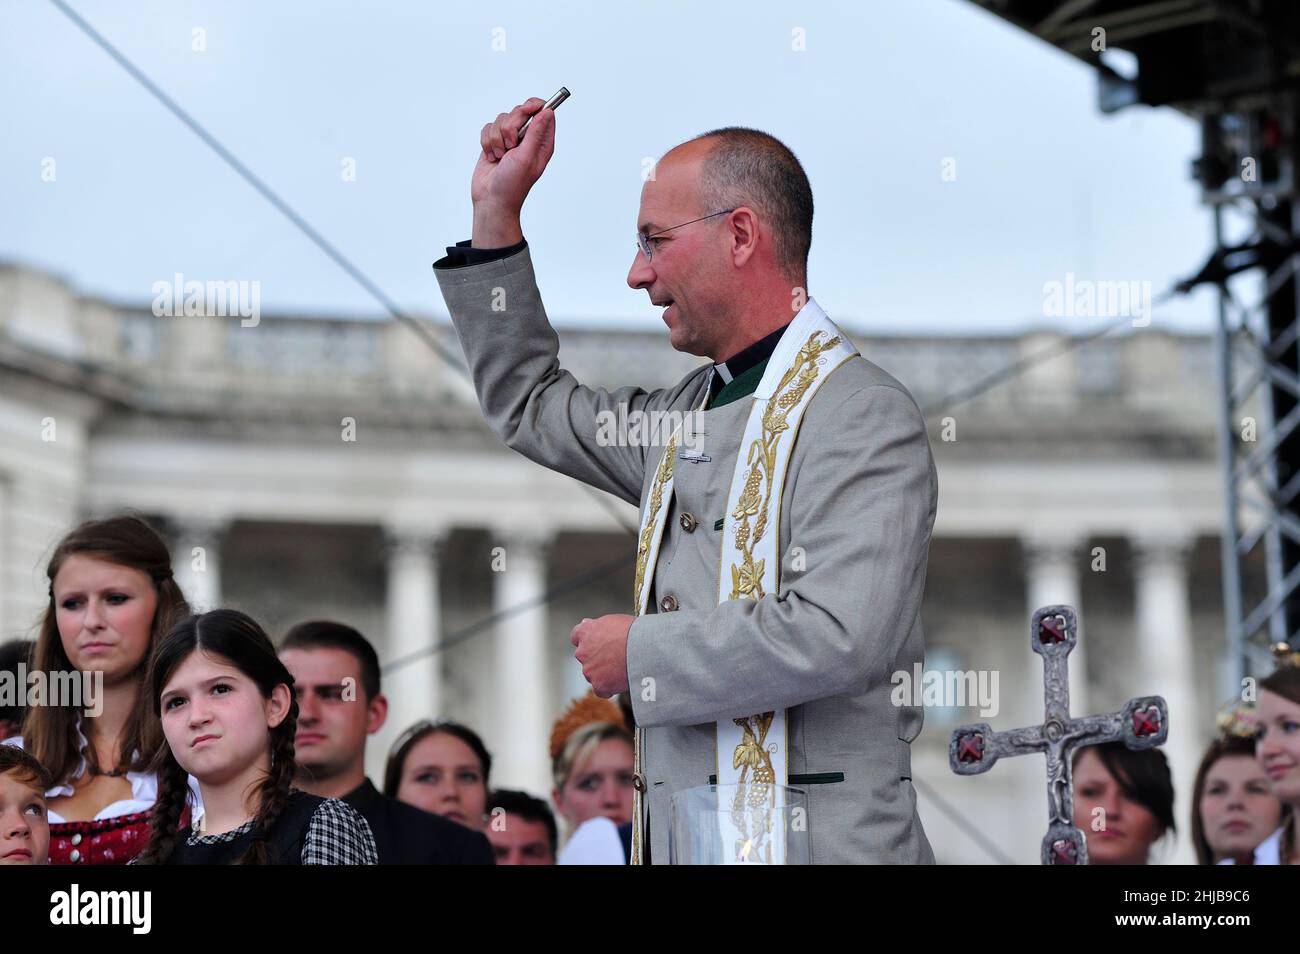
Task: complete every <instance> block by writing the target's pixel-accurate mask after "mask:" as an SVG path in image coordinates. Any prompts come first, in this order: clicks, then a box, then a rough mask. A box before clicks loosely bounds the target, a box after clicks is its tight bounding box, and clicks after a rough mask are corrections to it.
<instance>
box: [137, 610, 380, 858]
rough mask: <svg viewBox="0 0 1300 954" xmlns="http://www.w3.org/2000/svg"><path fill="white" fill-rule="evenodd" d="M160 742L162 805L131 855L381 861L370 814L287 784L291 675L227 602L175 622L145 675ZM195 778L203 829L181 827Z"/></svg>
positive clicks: (294, 708) (293, 725)
mask: <svg viewBox="0 0 1300 954" xmlns="http://www.w3.org/2000/svg"><path fill="white" fill-rule="evenodd" d="M146 688H147V690H148V692H149V698H150V700H151V701H152V703H153V712H154V714H155V716H156V719H155V720H151V723H150V728H151V730H152V731H154V732H159V731H160V732H161V733H162V735H163V737H164V738H165V740H166V744H164V745H161V746H159V749H158V752H159V754H158V758H157V762H156V764H155V766H154V767H155V769H156V771H157V772H158V780H159V792H158V808H157V811H156V812H155V813H154V818H153V829H152V835H151V838H150V841H149V846H148V848H146V849H145V851H144V853H143V854H141V855H140V856H139V857H138V858H136V859H135V860H134V861H133V862H132V864H284V865H296V864H304V865H311V864H316V865H335V864H368V865H372V864H377V863H378V856H377V852H376V850H375V841H374V837H373V835H372V834H371V831H370V826H369V824H367V822H366V820H365V819H364V818H363V817H362V816H361V815H360V814H359V813H357V811H356V810H355V809H353V808H352V807H351V806H350V805H348V804H347V803H346V802H343V801H341V800H339V799H336V798H321V797H319V796H316V795H309V794H307V793H306V792H302V791H299V790H297V789H294V788H292V787H291V782H292V781H293V776H294V768H295V766H294V757H293V756H294V750H293V738H294V733H295V731H296V729H297V722H298V703H297V702H296V701H295V699H294V693H293V676H292V675H290V673H289V671H288V670H287V669H286V668H285V666H284V663H282V662H281V661H280V658H279V657H278V656H277V655H276V652H275V647H274V646H272V645H271V640H270V639H268V638H267V635H266V633H265V632H263V631H262V628H261V627H260V626H258V625H257V623H255V622H254V621H253V620H252V619H250V618H249V617H248V616H246V615H244V614H243V613H240V612H237V611H235V610H213V611H212V612H210V613H204V614H202V615H198V616H189V617H187V618H186V619H184V620H182V621H181V622H180V623H179V624H177V625H176V626H175V628H173V629H172V630H171V632H169V633H168V634H167V635H166V636H165V637H164V638H163V639H162V641H161V642H160V643H159V644H158V648H157V649H156V650H155V652H154V655H153V659H152V660H151V662H150V666H149V676H148V679H147V681H146ZM186 773H189V774H190V775H193V776H194V777H195V778H197V779H198V784H199V788H200V790H201V793H202V798H203V806H204V825H203V831H202V832H194V831H193V830H191V828H190V827H189V826H182V824H181V817H182V813H183V812H184V810H185V806H186V802H187V796H188V793H189V789H188V786H187V784H186Z"/></svg>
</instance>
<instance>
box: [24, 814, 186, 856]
mask: <svg viewBox="0 0 1300 954" xmlns="http://www.w3.org/2000/svg"><path fill="white" fill-rule="evenodd" d="M152 820H153V809H149V810H148V811H144V812H135V813H133V814H130V815H118V816H117V817H116V818H101V819H99V820H92V821H75V822H55V823H52V824H51V825H50V864H52V865H124V864H126V863H127V862H128V861H130V860H131V859H132V858H134V857H135V856H136V855H138V854H140V852H142V851H144V849H145V846H147V845H148V844H149V833H150V825H151V823H152ZM189 823H190V809H189V806H188V805H187V806H186V807H185V811H184V813H182V815H181V822H180V827H181V828H184V827H185V826H186V825H188V824H189Z"/></svg>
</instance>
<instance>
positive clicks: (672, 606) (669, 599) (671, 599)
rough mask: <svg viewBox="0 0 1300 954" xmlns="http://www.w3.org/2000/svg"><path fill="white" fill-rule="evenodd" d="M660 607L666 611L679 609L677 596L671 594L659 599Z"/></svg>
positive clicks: (670, 611)
mask: <svg viewBox="0 0 1300 954" xmlns="http://www.w3.org/2000/svg"><path fill="white" fill-rule="evenodd" d="M659 608H660V609H661V610H663V611H664V612H665V613H672V612H675V611H676V609H677V597H675V596H673V595H672V594H669V595H668V596H665V597H664V598H663V599H661V600H660V601H659Z"/></svg>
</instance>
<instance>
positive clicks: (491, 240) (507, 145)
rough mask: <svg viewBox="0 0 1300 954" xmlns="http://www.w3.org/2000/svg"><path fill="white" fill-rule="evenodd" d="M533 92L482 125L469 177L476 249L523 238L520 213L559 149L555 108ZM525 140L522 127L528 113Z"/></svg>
mask: <svg viewBox="0 0 1300 954" xmlns="http://www.w3.org/2000/svg"><path fill="white" fill-rule="evenodd" d="M545 105H546V101H545V100H543V99H539V98H538V97H536V96H534V97H532V98H530V99H528V100H526V101H525V102H523V103H520V104H519V105H518V106H516V107H515V108H514V109H512V110H510V112H508V113H502V114H501V115H499V116H498V117H497V118H496V120H495V121H494V122H490V123H488V124H487V125H485V126H484V127H483V131H482V132H481V133H480V134H479V145H480V146H481V147H482V148H481V151H480V152H479V157H478V164H477V165H475V167H474V176H473V178H472V180H471V181H470V189H469V195H470V199H471V200H472V201H473V203H474V234H473V238H472V241H471V244H472V245H473V246H474V247H475V248H500V247H503V246H506V245H514V244H516V243H517V242H519V241H520V240H521V239H522V238H523V232H522V231H521V229H520V226H519V213H520V210H521V209H522V208H523V205H524V199H526V198H527V197H528V193H529V191H530V190H531V189H532V187H533V184H534V183H535V182H536V181H537V180H538V179H540V178H541V175H542V172H543V171H545V169H546V164H547V163H548V162H550V161H551V155H552V154H553V153H554V152H555V110H553V109H544V108H543V107H544V106H545ZM530 116H531V117H533V119H532V122H529V123H528V133H527V135H525V136H524V140H523V142H522V143H521V142H520V141H519V130H520V129H521V128H522V127H523V125H524V123H525V122H527V121H528V118H529V117H530Z"/></svg>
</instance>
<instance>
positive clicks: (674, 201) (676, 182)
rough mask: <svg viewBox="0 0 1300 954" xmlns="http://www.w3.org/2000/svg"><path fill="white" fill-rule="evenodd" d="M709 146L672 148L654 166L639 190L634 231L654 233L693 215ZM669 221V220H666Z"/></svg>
mask: <svg viewBox="0 0 1300 954" xmlns="http://www.w3.org/2000/svg"><path fill="white" fill-rule="evenodd" d="M711 148H712V147H711V146H708V145H706V144H704V143H702V142H699V141H693V142H685V143H682V144H681V145H680V146H674V147H673V148H672V149H670V150H668V152H666V153H664V155H663V157H662V158H661V159H660V160H659V161H658V162H657V163H656V164H655V170H654V178H653V179H647V180H646V182H645V185H643V186H642V187H641V218H640V220H639V221H638V222H637V229H638V230H640V231H643V232H654V231H655V230H657V229H666V228H670V227H671V226H673V225H676V224H677V219H679V218H680V217H681V216H682V215H684V214H685V215H690V214H693V212H694V209H695V207H696V205H697V204H698V196H699V181H700V164H701V162H702V160H703V158H704V157H705V156H706V155H708V153H709V150H710V149H711ZM670 219H671V220H672V221H669V220H670Z"/></svg>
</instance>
